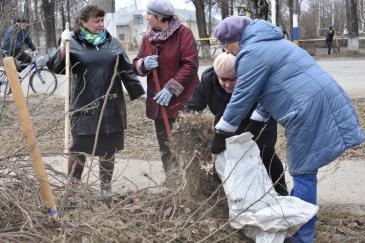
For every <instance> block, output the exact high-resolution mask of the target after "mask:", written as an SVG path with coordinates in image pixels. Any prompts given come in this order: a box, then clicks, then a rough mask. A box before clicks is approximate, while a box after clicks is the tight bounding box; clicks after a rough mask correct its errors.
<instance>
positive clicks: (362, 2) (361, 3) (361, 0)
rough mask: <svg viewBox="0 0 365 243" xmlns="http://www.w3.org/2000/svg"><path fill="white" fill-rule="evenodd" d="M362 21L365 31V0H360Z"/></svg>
mask: <svg viewBox="0 0 365 243" xmlns="http://www.w3.org/2000/svg"><path fill="white" fill-rule="evenodd" d="M360 20H361V21H360V22H361V25H360V26H361V30H362V31H365V9H364V0H360Z"/></svg>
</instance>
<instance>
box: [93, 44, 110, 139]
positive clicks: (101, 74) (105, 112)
mask: <svg viewBox="0 0 365 243" xmlns="http://www.w3.org/2000/svg"><path fill="white" fill-rule="evenodd" d="M95 47H96V50H97V51H98V57H99V73H100V80H103V73H102V71H101V57H100V49H99V47H98V46H95ZM104 89H105V86H104V82H102V89H101V90H104ZM107 98H108V97H106V96H105V98H104V99H107ZM104 102H105V100H104ZM100 111H101V109H100ZM100 115H102V114H100ZM104 116H105V117H104V119H105V123H104V124H105V125H106V135H109V126H108V124H109V115H108V109H105V110H104Z"/></svg>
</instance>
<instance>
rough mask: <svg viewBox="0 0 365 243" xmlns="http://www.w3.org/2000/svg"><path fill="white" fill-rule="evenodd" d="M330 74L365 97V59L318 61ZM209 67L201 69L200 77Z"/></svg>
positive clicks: (353, 93)
mask: <svg viewBox="0 0 365 243" xmlns="http://www.w3.org/2000/svg"><path fill="white" fill-rule="evenodd" d="M318 63H319V65H321V66H322V67H323V68H324V69H325V70H326V71H327V72H328V73H330V74H331V75H332V76H333V77H334V78H335V79H336V80H337V82H338V83H339V84H340V85H341V86H342V87H343V88H344V89H345V90H346V91H347V92H348V93H349V95H350V96H351V97H353V98H359V97H361V98H364V97H365V59H350V58H338V59H324V60H318ZM207 67H208V66H200V67H199V76H201V74H202V72H203V71H204V70H205V69H206V68H207ZM140 79H141V81H142V84H143V85H144V87H146V79H145V78H140ZM64 80H65V77H64V76H63V75H58V81H59V86H58V89H57V91H56V93H55V95H60V96H63V94H64V86H63V84H64ZM22 86H23V90H24V92H25V93H26V92H27V80H25V82H23V85H22Z"/></svg>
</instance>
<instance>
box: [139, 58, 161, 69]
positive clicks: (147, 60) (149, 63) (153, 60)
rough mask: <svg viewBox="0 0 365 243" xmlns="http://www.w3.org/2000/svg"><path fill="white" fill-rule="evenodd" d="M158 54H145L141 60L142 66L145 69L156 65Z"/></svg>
mask: <svg viewBox="0 0 365 243" xmlns="http://www.w3.org/2000/svg"><path fill="white" fill-rule="evenodd" d="M157 59H158V56H157V55H152V56H146V57H145V58H144V60H143V66H144V68H145V69H146V70H152V69H153V68H157V67H158V62H157Z"/></svg>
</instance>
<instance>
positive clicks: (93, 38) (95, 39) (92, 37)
mask: <svg viewBox="0 0 365 243" xmlns="http://www.w3.org/2000/svg"><path fill="white" fill-rule="evenodd" d="M80 37H81V38H82V39H84V40H86V41H87V42H89V43H90V44H93V45H94V46H98V45H100V44H103V43H104V41H105V39H106V32H105V30H103V31H102V32H100V33H99V34H93V33H90V32H89V31H87V30H86V29H85V28H84V27H80Z"/></svg>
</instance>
